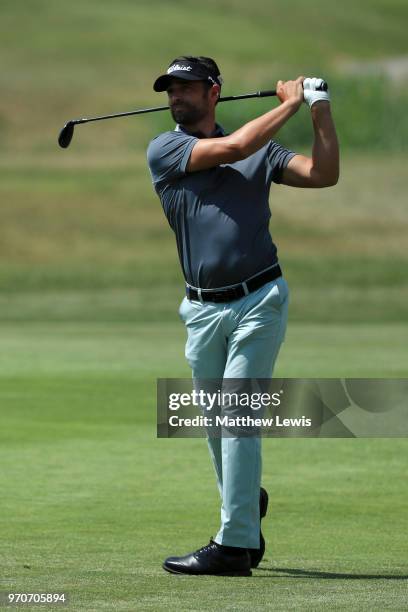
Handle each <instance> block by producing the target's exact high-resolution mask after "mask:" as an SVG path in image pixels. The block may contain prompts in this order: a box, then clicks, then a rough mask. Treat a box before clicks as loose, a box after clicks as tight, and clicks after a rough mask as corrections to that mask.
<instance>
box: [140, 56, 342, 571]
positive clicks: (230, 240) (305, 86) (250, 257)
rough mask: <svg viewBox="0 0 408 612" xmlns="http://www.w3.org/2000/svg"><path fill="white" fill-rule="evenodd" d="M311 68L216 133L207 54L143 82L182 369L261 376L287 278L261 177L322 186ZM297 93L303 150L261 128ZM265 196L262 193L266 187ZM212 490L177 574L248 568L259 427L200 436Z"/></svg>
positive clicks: (256, 542) (214, 86) (252, 563)
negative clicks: (158, 118)
mask: <svg viewBox="0 0 408 612" xmlns="http://www.w3.org/2000/svg"><path fill="white" fill-rule="evenodd" d="M321 84H322V80H321V79H318V78H307V79H305V78H304V77H302V76H300V77H298V78H297V79H296V80H294V81H286V82H283V81H278V82H277V85H276V90H277V96H278V98H279V100H280V102H281V104H280V105H279V106H278V107H277V108H274V109H273V110H271V111H269V112H267V113H265V114H264V115H262V116H260V117H258V118H256V119H254V120H253V121H250V122H248V123H246V124H245V125H244V126H242V127H241V128H239V129H238V130H236V131H235V132H233V133H232V134H226V133H225V132H224V130H223V128H222V127H221V126H220V125H218V124H217V123H216V122H215V107H216V105H217V100H218V98H219V97H220V92H221V85H222V79H221V76H220V71H219V69H218V66H217V64H216V63H215V62H214V60H212V59H210V58H208V57H192V56H183V57H178V58H176V59H175V60H174V61H173V62H171V64H170V66H169V68H168V70H167V73H166V74H163V75H162V76H160V77H159V78H158V79H157V80H156V81H155V83H154V86H153V88H154V90H155V91H160V92H161V91H166V92H167V95H168V98H169V104H170V110H171V114H172V117H173V119H174V121H175V122H176V124H177V125H176V128H175V130H173V131H169V132H165V133H163V134H160V135H159V136H157V137H156V138H154V139H153V140H152V141H151V142H150V144H149V147H148V150H147V158H148V163H149V167H150V172H151V175H152V180H153V184H154V188H155V190H156V192H157V194H158V196H159V198H160V201H161V204H162V206H163V210H164V213H165V215H166V217H167V220H168V222H169V224H170V226H171V228H172V229H173V231H174V233H175V235H176V241H177V248H178V254H179V258H180V263H181V266H182V270H183V274H184V278H185V281H186V297H185V298H184V299H183V301H182V303H181V305H180V310H179V313H180V316H181V318H182V319H183V321H184V323H185V325H186V328H187V344H186V358H187V360H188V362H189V364H190V366H191V368H192V374H193V378H194V379H198V380H200V379H204V380H205V379H221V380H222V379H223V378H225V379H237V378H240V379H251V378H261V379H262V378H263V379H266V378H270V377H271V376H272V371H273V367H274V364H275V361H276V358H277V355H278V352H279V348H280V345H281V343H282V341H283V339H284V334H285V328H286V322H287V308H288V288H287V284H286V281H285V280H284V278H283V275H282V270H281V268H280V266H279V262H278V256H277V248H276V246H275V244H274V243H273V241H272V237H271V235H270V233H269V228H268V224H269V219H270V216H271V214H270V210H269V191H270V187H271V184H272V183H281V184H284V185H289V186H291V187H330V186H331V185H335V184H336V183H337V181H338V177H339V149H338V143H337V136H336V131H335V127H334V124H333V120H332V117H331V113H330V97H329V93H328V92H327V91H320V90H319V87H320V86H321ZM303 102H306V103H307V104H308V105H309V107H310V110H311V116H312V122H313V128H314V142H313V150H312V156H311V157H306V156H303V155H298V154H296V153H294V152H292V151H289V150H287V149H285V148H284V147H282V146H281V145H280V144H278V143H277V142H275V141H274V140H272V138H274V136H275V135H276V133H277V132H278V130H279V129H280V128H281V127H282V126H283V125H284V124H285V123H286V122H287V121H288V120H289V119H290V118H291V117H292V116H293V115H294V114H295V113H296V112H297V110H298V109H299V108H300V106H301V104H302V103H303ZM272 197H273V196H272ZM208 445H209V449H210V454H211V457H212V460H213V462H214V466H215V471H216V475H217V480H218V487H219V490H220V492H221V497H222V507H221V525H220V529H219V531H218V533H217V535H216V536H215V537H214V539H211V540H210V543H209V544H208V545H206V546H204V547H202V548H199V549H198V550H196V551H194V552H192V553H190V554H187V555H185V556H181V557H169V558H168V559H166V560H165V562H164V564H163V567H164V569H165V570H167V571H169V572H172V573H177V574H197V575H208V574H210V575H222V576H250V575H251V568H254V567H257V565H258V564H259V562H260V561H261V559H262V556H263V554H264V550H265V541H264V538H263V536H262V533H261V523H260V521H261V518H262V517H263V516H264V515H265V514H266V510H267V504H268V495H267V493H266V491H265V489H263V488H261V439H260V437H257V436H252V437H209V438H208Z"/></svg>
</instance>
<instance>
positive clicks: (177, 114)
mask: <svg viewBox="0 0 408 612" xmlns="http://www.w3.org/2000/svg"><path fill="white" fill-rule="evenodd" d="M176 106H177V105H176ZM170 112H171V116H172V117H173V119H174V121H175V122H176V123H180V124H181V125H194V124H196V123H198V122H199V121H201V119H204V117H205V116H206V115H207V110H206V109H204V108H197V107H196V106H191V104H187V103H183V104H180V108H178V109H177V110H174V108H173V107H171V108H170Z"/></svg>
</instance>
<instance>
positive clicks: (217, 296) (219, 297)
mask: <svg viewBox="0 0 408 612" xmlns="http://www.w3.org/2000/svg"><path fill="white" fill-rule="evenodd" d="M227 293H228V290H227V289H226V290H222V289H221V290H219V291H212V292H211V293H210V295H211V297H212V300H213V302H227V301H228V300H226V299H225V296H226V295H227Z"/></svg>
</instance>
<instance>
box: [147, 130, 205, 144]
mask: <svg viewBox="0 0 408 612" xmlns="http://www.w3.org/2000/svg"><path fill="white" fill-rule="evenodd" d="M187 138H194V136H191V135H190V134H186V133H185V132H181V131H179V130H168V131H167V132H162V133H161V134H158V135H157V136H155V137H154V138H152V140H151V141H150V142H149V144H148V147H150V145H162V144H165V143H167V142H171V141H173V140H186V139H187Z"/></svg>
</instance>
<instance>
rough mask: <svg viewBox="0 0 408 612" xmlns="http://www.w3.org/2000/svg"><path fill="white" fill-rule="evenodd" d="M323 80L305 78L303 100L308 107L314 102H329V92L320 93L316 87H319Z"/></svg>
mask: <svg viewBox="0 0 408 612" xmlns="http://www.w3.org/2000/svg"><path fill="white" fill-rule="evenodd" d="M322 83H323V79H318V78H316V77H313V78H306V79H305V80H304V81H303V98H304V101H305V102H306V103H307V104H308V105H309V106H310V108H311V107H312V106H313V104H314V103H315V102H321V101H323V102H330V94H329V91H320V90H319V89H318V87H321V85H322Z"/></svg>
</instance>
